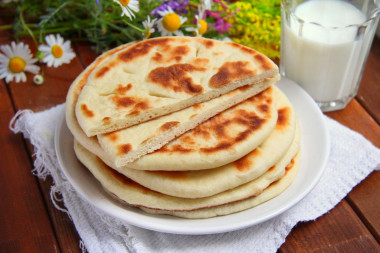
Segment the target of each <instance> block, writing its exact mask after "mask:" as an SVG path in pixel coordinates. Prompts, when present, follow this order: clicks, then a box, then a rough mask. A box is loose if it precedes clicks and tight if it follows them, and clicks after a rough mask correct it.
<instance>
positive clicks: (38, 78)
mask: <svg viewBox="0 0 380 253" xmlns="http://www.w3.org/2000/svg"><path fill="white" fill-rule="evenodd" d="M44 81H45V79H44V77H43V76H42V75H35V76H34V77H33V82H34V83H35V84H36V85H41V84H43V83H44Z"/></svg>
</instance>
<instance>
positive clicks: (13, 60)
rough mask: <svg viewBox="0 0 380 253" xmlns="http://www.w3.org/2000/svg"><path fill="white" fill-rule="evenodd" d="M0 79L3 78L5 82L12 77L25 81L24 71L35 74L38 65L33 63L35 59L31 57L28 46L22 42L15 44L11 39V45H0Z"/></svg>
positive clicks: (18, 80)
mask: <svg viewBox="0 0 380 253" xmlns="http://www.w3.org/2000/svg"><path fill="white" fill-rule="evenodd" d="M0 49H1V51H2V52H3V53H4V54H2V53H0V79H3V78H5V81H6V82H7V83H9V82H11V81H13V78H14V79H15V81H16V82H17V83H18V82H20V81H22V82H25V81H26V75H25V72H31V73H33V74H37V73H38V72H39V71H40V67H39V66H37V65H34V64H33V63H35V62H36V61H37V59H35V58H33V55H32V54H31V52H30V49H29V46H28V45H25V44H24V43H23V42H20V43H18V44H16V43H15V42H14V41H12V43H11V46H9V45H2V46H0Z"/></svg>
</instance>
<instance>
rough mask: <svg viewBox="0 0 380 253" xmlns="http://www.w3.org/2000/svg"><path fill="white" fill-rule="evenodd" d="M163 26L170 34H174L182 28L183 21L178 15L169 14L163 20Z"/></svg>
mask: <svg viewBox="0 0 380 253" xmlns="http://www.w3.org/2000/svg"><path fill="white" fill-rule="evenodd" d="M162 25H163V27H164V28H165V29H166V30H168V31H169V32H174V31H177V30H178V29H179V28H180V26H181V19H180V17H179V16H178V15H177V14H176V13H173V12H172V13H168V14H166V15H165V16H164V18H163V19H162Z"/></svg>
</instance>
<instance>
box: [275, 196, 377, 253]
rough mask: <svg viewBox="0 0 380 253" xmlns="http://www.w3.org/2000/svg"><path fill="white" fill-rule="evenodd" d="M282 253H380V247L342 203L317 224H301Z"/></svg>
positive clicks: (313, 222) (350, 210)
mask: <svg viewBox="0 0 380 253" xmlns="http://www.w3.org/2000/svg"><path fill="white" fill-rule="evenodd" d="M279 252H281V253H286V252H291V253H293V252H380V246H379V244H378V243H377V242H376V240H375V239H374V238H373V236H372V235H371V233H370V232H369V231H368V230H367V228H366V227H365V226H364V225H363V224H362V222H361V220H360V219H359V218H358V217H357V216H356V214H355V212H354V211H353V210H352V209H351V207H350V206H349V205H348V204H347V202H346V201H342V202H341V203H339V204H338V205H337V206H336V207H335V208H334V209H332V210H331V211H330V212H329V213H328V214H325V215H323V216H322V217H320V218H318V219H317V220H316V221H312V222H306V223H300V224H298V225H297V226H296V227H295V228H294V229H293V231H292V232H291V233H290V234H289V235H288V237H287V238H286V241H285V243H284V244H283V245H282V246H281V248H280V250H279Z"/></svg>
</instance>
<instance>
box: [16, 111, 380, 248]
mask: <svg viewBox="0 0 380 253" xmlns="http://www.w3.org/2000/svg"><path fill="white" fill-rule="evenodd" d="M63 111H64V105H59V106H56V107H54V108H51V109H49V110H46V111H43V112H38V113H33V112H32V111H30V110H24V111H19V112H18V113H17V114H16V115H15V117H14V118H13V120H12V121H11V123H10V128H11V129H12V130H13V131H14V132H15V133H19V132H21V133H23V134H24V137H25V138H28V139H30V142H31V143H32V144H33V145H34V148H35V156H36V159H35V162H34V167H35V168H34V171H33V172H34V174H35V175H37V176H38V177H41V178H45V177H46V176H47V175H51V176H52V177H53V180H54V185H53V186H52V191H51V196H52V201H53V203H54V204H55V205H56V207H57V208H59V209H60V210H63V211H66V212H67V213H68V215H69V216H70V218H71V219H72V221H73V223H74V225H75V227H76V229H77V231H78V233H79V235H80V237H81V239H82V242H81V245H80V246H81V247H82V249H84V248H83V246H84V247H85V248H86V249H87V251H88V252H91V253H92V252H165V253H168V252H197V253H198V252H207V253H211V252H218V253H220V252H276V250H277V249H278V248H279V247H280V246H281V245H282V244H283V243H284V241H285V238H286V236H287V235H288V234H289V232H290V231H291V229H292V228H293V227H294V226H295V225H296V224H297V223H298V222H300V221H309V220H314V219H316V218H318V217H319V216H321V215H323V214H324V213H326V212H328V211H329V210H330V209H332V208H333V207H334V206H335V205H336V204H338V203H339V202H340V201H341V200H342V199H343V198H344V197H345V196H346V195H347V194H348V192H350V190H351V189H352V188H353V187H354V186H355V185H357V184H358V183H359V182H360V181H361V180H363V179H364V178H365V177H367V176H368V175H369V174H370V173H371V172H372V171H373V170H378V169H380V149H378V148H376V147H375V146H373V145H372V144H371V143H370V142H369V141H367V140H366V139H365V138H364V137H363V136H361V135H360V134H358V133H356V132H354V131H352V130H350V129H348V128H346V127H344V126H342V125H341V124H339V123H338V122H336V121H334V120H332V119H329V118H328V117H325V121H326V124H327V128H328V131H329V134H330V139H331V151H330V157H329V160H328V163H327V167H326V169H325V172H324V174H323V176H322V178H321V179H320V181H319V182H318V184H317V185H316V187H315V188H314V189H313V190H312V191H311V192H310V193H309V194H308V195H307V196H306V197H305V198H304V199H302V200H301V201H300V202H299V203H298V204H296V205H295V206H294V207H292V208H291V209H289V210H288V211H286V212H284V213H283V214H281V215H279V216H277V217H275V218H273V219H271V220H269V221H266V222H264V223H261V224H258V225H255V226H252V227H249V228H246V229H242V230H237V231H233V232H229V233H221V234H214V235H199V236H198V235H197V236H194V235H174V234H166V233H160V232H154V231H149V230H146V229H142V228H138V227H135V226H132V225H129V224H127V223H125V222H123V221H120V220H118V219H116V218H113V217H111V216H108V215H107V214H105V213H103V212H102V211H100V210H99V209H97V208H95V207H93V206H92V205H91V204H90V203H88V202H87V201H86V200H84V199H82V198H81V196H79V195H78V193H76V192H75V190H74V188H73V187H72V186H71V185H70V183H69V182H68V181H67V179H66V178H65V176H64V175H63V173H62V172H61V171H60V169H59V166H58V162H57V157H56V155H55V151H54V131H55V127H56V125H57V122H58V120H59V117H60V115H61V113H63ZM353 153H354V154H355V156H353V155H352V154H353ZM57 192H59V193H61V194H62V197H63V202H64V206H65V207H66V209H67V210H65V209H62V208H61V207H60V206H62V203H59V205H58V204H57V202H58V201H59V199H57V198H56V193H57ZM83 244H84V245H83Z"/></svg>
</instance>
